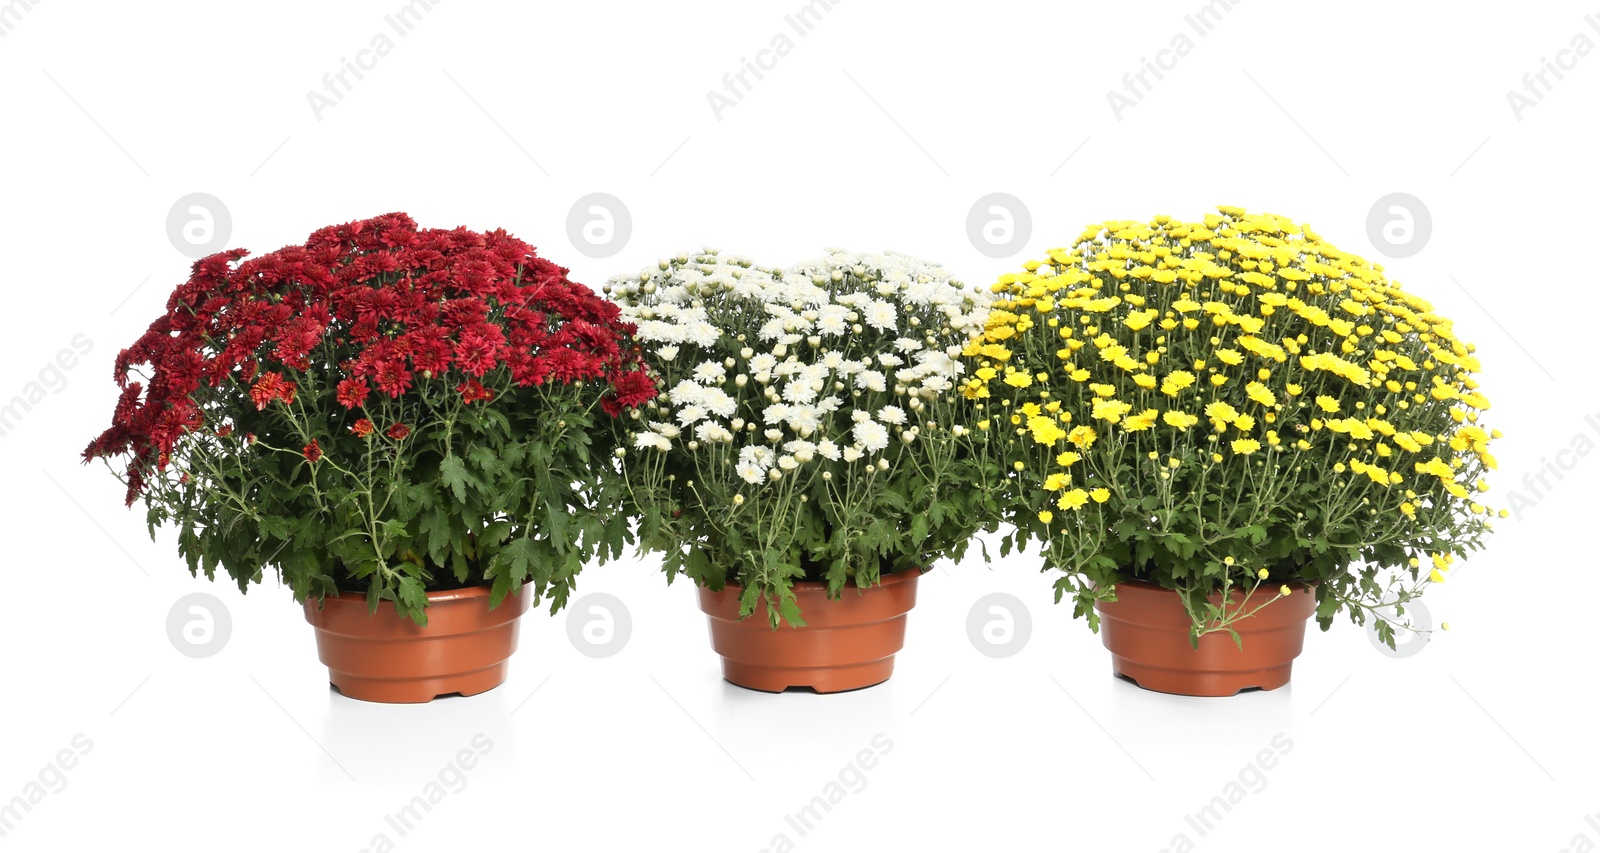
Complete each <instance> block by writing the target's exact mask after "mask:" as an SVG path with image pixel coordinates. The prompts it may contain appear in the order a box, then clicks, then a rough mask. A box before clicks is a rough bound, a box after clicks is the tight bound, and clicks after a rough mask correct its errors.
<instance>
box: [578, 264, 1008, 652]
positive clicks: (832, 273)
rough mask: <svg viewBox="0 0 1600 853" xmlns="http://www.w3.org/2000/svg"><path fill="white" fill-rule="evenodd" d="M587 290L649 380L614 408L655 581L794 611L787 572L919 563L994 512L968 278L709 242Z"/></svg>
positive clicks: (810, 578) (778, 615)
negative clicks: (631, 342)
mask: <svg viewBox="0 0 1600 853" xmlns="http://www.w3.org/2000/svg"><path fill="white" fill-rule="evenodd" d="M604 289H605V291H606V292H607V293H608V294H610V296H611V297H612V298H613V299H614V300H616V301H617V302H618V303H619V304H620V305H622V313H623V318H624V319H625V320H628V321H630V322H632V323H635V324H636V325H637V326H638V337H637V339H638V341H639V343H640V345H641V346H642V347H644V349H645V352H644V356H645V361H646V363H647V364H648V365H649V366H650V367H651V369H652V370H653V371H654V372H655V373H656V374H658V380H657V387H659V388H661V389H662V393H661V394H660V395H659V396H658V397H657V399H656V400H655V401H654V402H653V403H650V404H647V405H646V406H644V407H642V408H641V411H640V413H639V416H638V417H637V418H634V419H632V420H631V421H629V420H626V419H625V420H623V421H621V422H620V423H621V425H622V428H625V429H628V430H629V434H628V436H627V445H626V450H625V451H622V452H621V453H622V455H623V471H624V478H625V480H626V484H627V488H628V492H629V494H630V496H631V497H630V500H631V502H632V504H633V506H632V510H633V511H634V513H635V514H636V517H637V520H638V524H639V531H638V532H639V546H640V549H641V550H642V551H645V552H655V553H660V554H662V555H663V563H664V568H665V571H666V573H667V579H668V581H669V582H670V581H671V580H672V579H673V578H674V577H676V576H677V575H678V574H680V573H682V574H687V575H688V576H689V577H690V578H691V579H692V580H694V582H695V583H697V584H700V585H701V586H704V587H706V588H708V589H711V590H720V589H722V588H724V586H725V585H734V586H737V587H739V588H740V589H741V590H742V592H741V593H740V615H741V616H742V617H748V616H750V615H751V614H752V613H756V612H758V607H761V608H763V610H764V612H765V614H766V617H767V618H768V620H769V621H770V622H771V624H772V626H773V627H774V628H776V627H778V626H779V625H780V624H781V621H786V622H788V623H789V624H791V625H797V626H798V625H804V624H805V620H804V618H803V616H802V615H801V613H800V611H799V608H798V607H797V605H796V603H795V597H794V594H793V590H792V585H793V584H794V583H795V582H799V581H807V582H818V583H825V584H826V585H827V589H828V593H829V597H830V598H835V599H837V598H838V597H840V596H841V595H842V594H843V592H844V590H845V588H846V587H847V586H853V587H858V588H865V587H871V586H874V585H876V584H877V583H878V581H879V578H881V577H884V576H886V575H889V574H892V573H896V572H902V571H926V570H928V569H929V568H930V567H931V566H932V565H933V564H934V563H935V562H936V561H938V560H940V559H946V558H951V559H959V558H960V557H961V556H962V555H963V553H964V552H965V550H966V548H967V546H968V544H969V543H970V542H971V541H972V539H973V536H974V534H975V533H976V532H977V531H978V530H980V529H982V528H983V527H984V526H986V524H989V523H991V522H992V520H993V519H995V518H997V517H998V514H999V507H998V505H997V502H996V498H995V495H996V493H997V484H998V481H999V480H1000V478H1001V473H1000V471H999V468H998V463H996V462H994V461H992V460H991V459H990V457H991V456H992V455H993V454H990V453H987V452H986V448H985V445H984V442H985V441H986V439H987V437H988V433H986V432H983V431H981V430H977V429H975V428H974V427H973V425H972V423H973V421H974V420H976V418H977V414H976V408H975V404H974V403H973V402H972V401H969V400H968V399H966V397H965V396H964V395H963V394H962V393H961V389H960V386H961V383H962V382H963V381H964V376H963V374H964V371H965V370H966V367H965V365H964V363H963V361H962V359H961V357H960V356H961V351H962V347H963V345H965V344H966V343H967V341H969V340H970V339H971V338H972V337H973V336H974V335H975V334H977V333H978V332H980V331H981V330H982V329H983V324H984V320H985V318H986V317H987V315H988V306H989V301H990V299H991V298H992V297H991V296H990V294H988V293H987V292H986V291H985V290H980V289H976V288H970V287H967V286H965V285H963V284H962V283H961V282H959V281H957V280H955V279H953V278H952V277H951V276H950V274H949V273H948V272H947V271H946V270H945V269H944V268H942V267H940V266H939V265H937V264H933V263H928V262H925V261H921V260H918V259H916V258H912V257H908V256H905V255H900V254H892V253H886V254H857V253H849V252H844V251H841V250H829V253H828V254H827V255H826V256H824V257H821V258H818V259H816V260H813V261H808V262H805V263H800V264H795V265H793V266H791V267H789V268H787V269H776V268H771V267H764V266H760V265H757V264H755V263H753V262H752V261H750V260H748V259H745V258H742V257H737V256H733V255H726V254H722V253H720V252H718V251H717V250H715V249H706V250H704V251H702V252H695V253H692V254H682V255H678V256H677V257H675V258H669V259H666V260H663V261H661V262H660V263H659V264H657V265H656V266H655V267H652V268H649V269H646V270H644V271H642V272H640V273H637V274H634V275H629V276H619V277H617V278H613V279H612V280H611V282H610V283H609V284H608V285H606V287H605V288H604ZM763 605H764V607H763ZM780 619H781V621H780Z"/></svg>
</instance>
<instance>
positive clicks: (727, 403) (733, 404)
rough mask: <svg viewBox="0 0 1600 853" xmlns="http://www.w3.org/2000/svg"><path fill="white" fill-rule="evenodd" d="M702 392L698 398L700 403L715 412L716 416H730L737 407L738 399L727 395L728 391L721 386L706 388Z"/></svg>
mask: <svg viewBox="0 0 1600 853" xmlns="http://www.w3.org/2000/svg"><path fill="white" fill-rule="evenodd" d="M702 393H703V395H704V396H702V397H701V398H700V399H701V400H702V405H704V406H705V407H706V408H707V409H710V410H711V411H712V412H714V413H716V415H717V416H718V417H723V418H731V417H733V413H734V412H735V411H737V410H738V409H739V401H738V400H735V399H733V398H732V397H730V396H728V392H726V391H724V390H722V389H721V388H706V389H703V391H702Z"/></svg>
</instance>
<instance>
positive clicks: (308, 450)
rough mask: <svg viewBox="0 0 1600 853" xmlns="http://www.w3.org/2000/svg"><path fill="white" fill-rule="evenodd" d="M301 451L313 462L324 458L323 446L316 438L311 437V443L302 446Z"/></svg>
mask: <svg viewBox="0 0 1600 853" xmlns="http://www.w3.org/2000/svg"><path fill="white" fill-rule="evenodd" d="M300 452H301V453H303V454H305V457H306V459H307V460H308V461H311V462H315V461H317V460H318V459H321V458H322V446H321V445H319V444H317V440H316V439H314V438H313V439H311V443H310V444H307V445H306V446H305V447H302V448H300Z"/></svg>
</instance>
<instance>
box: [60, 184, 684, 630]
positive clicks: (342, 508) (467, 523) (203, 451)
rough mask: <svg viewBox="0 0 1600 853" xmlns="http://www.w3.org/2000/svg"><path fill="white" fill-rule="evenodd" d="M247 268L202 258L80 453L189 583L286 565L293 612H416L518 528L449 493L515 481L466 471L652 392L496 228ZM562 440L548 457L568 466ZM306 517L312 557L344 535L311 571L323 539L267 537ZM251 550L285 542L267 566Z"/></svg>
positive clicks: (129, 361) (588, 306) (347, 244)
mask: <svg viewBox="0 0 1600 853" xmlns="http://www.w3.org/2000/svg"><path fill="white" fill-rule="evenodd" d="M245 256H246V253H245V252H244V251H243V250H233V251H229V252H225V253H222V254H218V255H213V256H211V257H208V258H205V259H202V260H200V261H198V262H197V263H196V264H195V265H194V268H193V274H192V275H191V276H190V278H189V280H188V281H187V282H185V283H184V284H182V285H180V286H179V287H178V288H177V289H176V290H175V291H174V292H173V293H172V295H171V297H170V298H169V300H168V302H167V307H166V312H165V313H164V314H163V315H162V316H161V317H160V318H158V319H157V320H156V321H155V322H154V323H152V324H151V325H150V327H149V329H148V330H147V331H146V332H145V333H144V335H142V336H141V337H140V338H139V339H138V341H137V342H136V343H134V344H133V346H131V347H128V348H127V349H125V350H123V351H122V352H121V353H120V354H119V355H118V356H117V359H116V365H115V372H114V375H115V379H116V381H117V383H118V385H119V386H120V387H121V389H122V391H121V395H120V397H119V399H118V401H117V404H116V408H115V411H114V413H113V415H112V423H111V426H110V427H109V428H108V429H106V430H105V431H104V432H102V433H101V434H100V435H99V436H98V437H97V438H95V439H94V440H93V441H92V442H91V443H90V444H89V446H88V448H87V449H86V450H85V451H84V454H83V455H84V458H85V460H86V461H87V460H89V459H93V458H106V459H108V461H109V460H113V459H121V460H122V463H121V465H120V467H119V470H118V473H119V474H120V475H121V476H122V477H123V478H124V480H125V482H126V483H127V487H128V489H127V496H126V497H127V502H128V503H129V504H130V505H131V504H132V503H133V502H134V501H135V500H137V499H138V498H139V497H140V496H141V495H142V496H144V497H145V498H146V500H147V502H148V503H149V504H150V507H151V521H152V525H154V524H155V523H156V522H157V521H160V520H166V519H176V520H178V522H179V523H180V525H181V526H182V527H183V530H182V535H181V536H180V548H182V549H183V550H184V551H185V553H186V554H187V555H188V556H189V557H190V567H191V570H193V569H195V568H196V566H197V561H204V563H205V565H206V569H207V574H208V575H210V574H211V571H212V569H213V568H214V567H215V566H216V565H217V563H218V562H219V561H220V562H221V563H223V564H224V565H226V566H227V568H228V570H229V571H230V573H231V574H233V575H234V576H235V577H236V578H240V584H241V588H243V586H244V585H245V583H246V581H247V580H248V579H251V578H253V577H254V576H257V575H259V572H260V569H261V567H262V566H263V565H268V564H275V565H278V566H279V567H280V568H284V567H287V566H289V565H290V564H293V566H294V571H292V572H289V574H290V575H292V577H291V578H290V579H291V582H292V583H293V584H294V585H295V588H296V593H297V595H300V596H301V597H302V598H303V597H304V594H305V592H306V591H307V590H308V589H310V588H311V587H312V586H316V587H318V588H319V589H320V590H321V591H323V592H331V591H332V590H333V589H334V588H336V587H338V586H340V585H344V586H348V585H350V584H351V583H352V582H355V581H360V583H361V584H362V585H363V586H370V587H371V588H373V589H374V590H376V592H377V596H376V597H375V598H374V601H376V600H377V597H390V596H393V595H394V594H396V593H397V592H402V591H403V592H405V593H420V591H421V590H422V589H423V588H424V587H425V586H427V585H428V584H431V583H434V582H435V580H434V575H435V572H437V571H440V570H442V569H443V568H444V567H445V566H448V565H449V564H450V563H451V562H454V563H455V570H454V571H453V573H454V574H456V575H457V576H458V580H461V579H464V577H465V575H468V574H473V575H477V576H482V575H483V573H484V572H486V571H488V570H489V569H490V568H491V566H490V562H491V560H492V557H493V556H494V555H495V554H497V553H498V551H497V550H496V549H495V548H494V547H490V546H489V545H488V544H486V543H483V542H481V541H477V540H476V538H475V537H477V536H478V535H479V533H480V532H482V531H481V529H482V528H483V527H484V525H486V524H490V523H492V522H494V521H496V520H507V519H509V520H510V521H511V522H512V523H510V524H509V525H508V527H512V528H517V529H518V530H519V531H521V530H522V526H521V525H520V523H516V519H517V517H518V515H517V513H518V509H517V507H515V505H512V504H507V505H499V503H500V502H497V501H491V502H490V503H489V504H488V505H486V506H483V507H469V506H468V504H470V503H471V501H470V500H469V499H468V496H467V489H466V485H469V484H471V485H484V486H486V487H487V486H488V485H489V484H490V483H492V482H494V481H495V480H497V478H498V477H499V475H500V474H501V473H503V472H502V470H501V469H503V468H504V466H505V465H506V464H508V463H510V464H515V460H507V459H501V460H500V461H499V462H490V461H489V460H487V459H484V458H482V457H476V458H475V457H474V456H473V454H475V453H479V452H481V451H483V450H486V449H496V450H500V451H504V450H505V449H506V448H507V446H508V445H507V442H509V441H514V440H515V439H516V437H517V436H518V435H520V434H522V433H525V432H527V431H529V430H530V429H531V430H535V431H537V430H539V429H548V428H549V426H550V425H549V424H542V423H539V419H540V418H543V417H546V416H550V415H560V414H564V413H567V412H568V411H569V410H570V411H571V413H572V415H573V417H574V418H581V417H582V416H583V415H584V413H585V412H587V411H588V409H589V408H591V404H595V403H597V404H598V405H599V406H600V407H602V408H603V409H604V411H606V412H608V413H610V414H612V415H617V414H619V413H621V412H622V411H623V410H625V409H628V408H631V407H634V406H637V405H639V404H641V403H643V402H645V401H647V400H650V399H652V398H653V397H654V395H655V385H654V383H653V381H652V380H651V378H650V377H649V375H648V374H647V373H646V372H645V371H644V369H643V367H642V365H641V363H640V359H639V356H638V353H637V351H636V350H635V349H634V348H633V347H632V344H631V341H630V339H629V335H630V333H631V329H630V328H629V327H627V325H626V324H624V323H623V322H622V321H621V320H620V318H619V312H618V309H617V307H616V306H615V305H614V304H612V303H610V302H608V301H606V300H604V299H602V298H600V297H599V296H598V295H596V294H595V293H593V292H592V291H590V290H588V289H587V288H585V287H583V286H582V285H579V284H575V283H573V282H571V281H569V280H568V279H567V271H566V270H565V269H564V268H562V267H560V266H557V265H556V264H554V263H551V262H550V261H548V260H546V259H543V258H540V257H538V256H537V255H536V254H535V253H534V250H533V248H532V247H531V246H529V245H528V244H526V243H524V242H522V241H521V240H518V239H516V238H515V237H512V236H510V235H509V234H507V233H506V232H505V231H491V232H487V233H478V232H473V231H469V230H467V229H465V228H457V229H454V230H433V229H429V230H423V229H419V228H418V227H417V225H416V223H415V222H414V221H413V220H412V219H411V218H410V217H409V216H406V215H405V214H403V213H396V214H389V215H386V216H380V217H377V218H374V219H370V220H364V221H359V222H352V223H349V224H345V225H339V226H333V227H329V228H324V229H322V230H319V231H317V232H315V233H314V234H312V235H311V236H310V238H309V239H308V240H307V241H306V242H305V244H304V245H295V246H289V247H286V248H284V249H280V250H278V251H276V252H272V253H270V254H266V255H262V256H259V257H255V258H250V259H248V260H246V259H245ZM557 399H559V400H560V403H559V405H555V404H553V403H552V402H551V401H553V400H557ZM562 440H563V438H562V437H561V436H560V435H553V436H550V437H547V438H546V442H547V443H546V444H545V445H544V447H545V448H546V449H547V452H557V453H567V452H569V451H570V449H561V445H560V444H559V442H560V441H562ZM565 440H566V441H569V442H570V441H573V439H565ZM584 444H585V446H586V442H585V443H584ZM518 446H519V447H520V445H518ZM551 447H555V448H557V450H556V451H550V450H549V448H551ZM570 452H576V451H570ZM463 457H466V458H468V459H469V460H471V461H472V463H473V466H475V467H472V468H468V467H467V466H465V465H464V464H463V463H462V458H463ZM505 473H508V472H505ZM426 480H432V481H440V482H441V483H442V487H443V488H442V490H441V489H437V488H433V487H432V486H431V485H430V486H425V485H424V484H423V482H422V481H426ZM408 489H410V491H408ZM342 490H348V491H342ZM557 491H560V490H559V489H558V490H557ZM451 496H454V498H455V500H454V501H451V500H449V498H450V497H451ZM551 496H552V497H555V496H556V495H554V494H552V495H551ZM197 497H199V498H201V500H198V501H197V500H196V498H197ZM366 498H371V499H372V500H371V501H366V500H365V499H366ZM363 506H364V507H366V509H365V510H361V509H360V508H361V507H363ZM358 510H359V511H358ZM469 510H470V511H469ZM462 512H467V514H468V515H472V516H474V517H459V515H460V513H462ZM206 513H210V514H212V515H213V516H214V517H211V518H205V517H202V516H203V515H204V514H206ZM341 515H351V516H352V517H351V518H349V519H346V520H343V521H341V520H340V519H339V518H338V517H339V516H341ZM303 516H313V517H315V516H322V518H320V520H319V521H320V523H321V524H322V525H323V526H324V527H331V528H333V529H331V530H330V531H329V532H328V534H327V537H328V538H332V537H336V536H338V535H339V534H343V533H345V532H346V530H345V528H344V527H343V526H341V524H342V523H345V522H347V523H348V524H349V525H350V527H351V529H353V530H355V531H357V534H358V535H353V536H350V537H349V538H348V539H340V540H338V541H339V542H341V543H344V547H339V548H333V549H332V551H333V552H334V553H332V554H328V555H325V556H324V557H323V558H321V559H318V558H317V557H314V556H308V555H307V554H306V548H308V547H310V548H314V547H316V543H317V542H319V541H321V540H322V539H323V537H321V536H305V537H302V538H298V539H294V540H293V541H292V542H291V541H290V540H291V538H292V537H289V536H287V535H285V530H286V526H287V525H289V524H290V521H289V520H290V519H293V520H294V521H295V523H296V524H297V523H298V521H299V519H300V518H301V517H303ZM330 516H331V517H330ZM420 525H426V526H428V527H429V528H430V529H429V530H427V531H423V530H421V529H419V527H418V526H420ZM452 525H456V527H452ZM500 532H501V531H500V529H499V528H496V529H494V530H493V531H492V533H491V535H493V536H497V537H498V536H499V534H500ZM249 534H257V535H256V536H255V537H254V538H255V539H257V540H262V542H263V543H268V544H270V543H272V542H274V541H275V540H283V543H284V545H285V548H284V550H283V551H282V553H281V554H280V558H279V559H274V558H273V557H269V556H266V555H265V554H262V553H258V552H259V551H260V550H261V548H260V547H259V546H258V545H256V544H250V542H251V536H250V535H249ZM530 538H531V537H530ZM419 540H420V541H419ZM468 540H473V541H470V542H469V541H468ZM501 541H505V539H504V538H503V537H502V538H501V539H500V541H497V542H495V543H493V544H494V545H499V544H500V542H501ZM357 545H359V547H357ZM458 546H459V547H458ZM452 548H454V549H455V550H456V551H457V553H456V554H455V555H454V560H452V555H451V553H450V552H451V550H452ZM462 552H465V553H462ZM268 553H274V552H271V551H270V549H269V550H268ZM462 558H466V563H467V565H465V566H463V563H462ZM285 561H287V562H285ZM514 575H515V573H513V572H507V573H504V574H502V577H507V578H511V579H514ZM402 581H410V582H409V583H405V584H403V585H402ZM508 582H509V581H508ZM518 585H520V584H518ZM502 594H503V592H502ZM414 597H415V596H414ZM497 600H498V599H497ZM418 612H420V608H418Z"/></svg>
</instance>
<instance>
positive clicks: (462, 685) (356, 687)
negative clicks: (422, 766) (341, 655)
mask: <svg viewBox="0 0 1600 853" xmlns="http://www.w3.org/2000/svg"><path fill="white" fill-rule="evenodd" d="M510 669H511V667H510V664H509V662H507V663H501V664H496V665H495V666H491V667H488V668H486V669H480V670H478V671H477V672H460V673H452V674H450V675H440V676H433V677H423V678H407V679H399V678H363V677H362V676H359V675H352V674H351V673H348V672H336V671H334V670H329V671H328V681H329V683H331V684H332V685H333V686H334V688H335V689H337V690H338V691H339V693H340V695H342V696H347V697H349V698H351V699H360V700H361V701H363V702H386V703H389V704H394V705H420V704H425V703H427V702H432V701H433V700H434V699H436V698H438V697H440V696H451V695H460V696H476V695H478V694H479V693H486V692H488V691H490V690H493V689H495V688H496V687H499V686H500V685H502V684H504V683H505V680H506V676H507V674H508V673H509V672H510Z"/></svg>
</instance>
